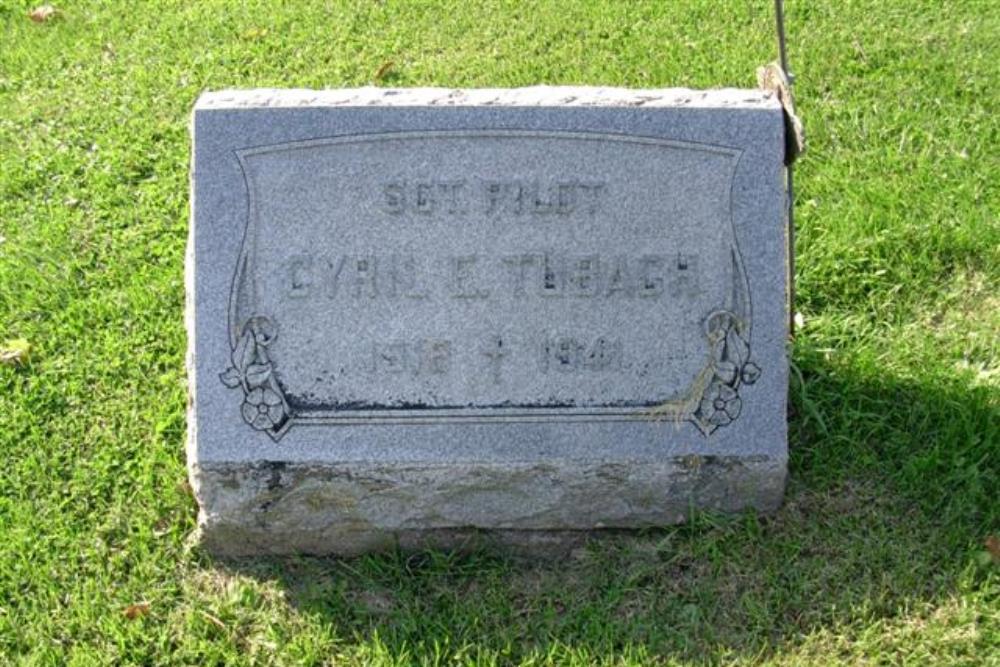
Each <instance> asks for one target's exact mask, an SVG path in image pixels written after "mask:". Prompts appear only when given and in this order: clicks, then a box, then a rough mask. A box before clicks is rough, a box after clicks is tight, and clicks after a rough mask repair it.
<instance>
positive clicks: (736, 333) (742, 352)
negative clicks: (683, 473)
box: [691, 310, 761, 435]
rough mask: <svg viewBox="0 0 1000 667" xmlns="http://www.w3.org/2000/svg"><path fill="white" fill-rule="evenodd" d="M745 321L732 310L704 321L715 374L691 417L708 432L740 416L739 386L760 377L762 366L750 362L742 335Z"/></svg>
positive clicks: (720, 312) (741, 407)
mask: <svg viewBox="0 0 1000 667" xmlns="http://www.w3.org/2000/svg"><path fill="white" fill-rule="evenodd" d="M743 326H744V325H743V322H742V321H741V320H740V319H739V318H738V317H737V316H736V315H735V314H733V313H731V312H729V311H725V310H719V311H716V312H714V313H712V314H711V315H709V316H708V318H707V319H706V321H705V334H706V336H707V337H708V343H709V348H710V350H711V354H712V361H711V363H712V375H711V379H710V380H709V382H708V385H707V386H706V387H705V390H704V392H703V393H702V395H701V400H700V402H699V403H698V407H697V408H696V409H695V411H694V413H693V414H692V415H691V420H692V421H693V422H694V424H695V425H696V426H697V427H698V428H699V429H701V432H702V433H704V434H705V435H710V434H711V433H713V432H714V431H715V430H716V429H718V428H720V427H722V426H726V425H728V424H730V423H732V422H733V420H735V419H736V418H737V417H739V416H740V412H741V411H742V410H743V399H741V398H740V394H739V392H740V387H741V386H742V385H751V384H753V383H754V382H756V381H757V378H759V377H760V373H761V371H760V367H759V366H757V364H755V363H754V362H752V361H750V344H749V343H748V342H747V340H746V338H745V337H744V335H743Z"/></svg>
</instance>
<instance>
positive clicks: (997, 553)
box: [986, 535, 1000, 563]
mask: <svg viewBox="0 0 1000 667" xmlns="http://www.w3.org/2000/svg"><path fill="white" fill-rule="evenodd" d="M986 550H987V551H989V552H990V556H992V557H993V562H994V563H1000V537H997V536H996V535H990V536H989V537H987V538H986Z"/></svg>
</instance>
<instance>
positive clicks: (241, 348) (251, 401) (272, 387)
mask: <svg viewBox="0 0 1000 667" xmlns="http://www.w3.org/2000/svg"><path fill="white" fill-rule="evenodd" d="M275 336H276V333H275V330H274V325H273V324H272V323H271V321H270V320H268V319H267V318H265V317H253V318H251V319H250V320H249V321H248V322H247V323H246V324H245V325H244V326H243V332H242V334H241V335H240V337H239V340H237V342H236V346H235V347H234V348H233V352H232V356H231V361H232V366H230V367H229V368H227V369H226V370H225V372H223V373H221V374H220V375H219V379H220V380H222V383H223V384H224V385H226V386H227V387H229V388H230V389H236V388H237V387H242V389H243V405H242V407H241V408H240V412H241V414H242V415H243V419H244V421H246V423H248V424H250V426H252V427H253V428H255V429H257V430H258V431H265V432H266V433H267V434H268V435H270V436H271V438H273V439H274V440H278V439H279V438H281V436H282V435H284V433H285V431H286V430H288V427H289V425H290V423H291V420H290V415H291V411H290V410H289V407H288V403H287V402H286V401H285V397H284V396H283V395H282V392H281V387H279V386H278V383H277V382H276V381H275V380H274V377H273V370H274V369H273V366H272V364H271V360H270V358H269V357H268V354H267V347H268V345H270V344H271V342H272V341H273V340H274V338H275Z"/></svg>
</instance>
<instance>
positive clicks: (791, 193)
mask: <svg viewBox="0 0 1000 667" xmlns="http://www.w3.org/2000/svg"><path fill="white" fill-rule="evenodd" d="M784 4H785V3H784V2H783V1H782V0H774V22H775V28H776V29H777V32H778V58H779V60H780V62H781V70H782V71H783V72H784V73H785V78H786V79H787V80H788V91H789V94H791V89H792V81H793V80H794V79H793V77H792V73H791V72H790V71H789V70H788V50H787V48H786V45H785V7H784ZM785 170H786V177H785V184H786V186H787V189H788V193H787V196H788V212H787V218H788V279H787V284H788V335H789V336H794V335H795V187H794V181H793V178H792V165H791V164H789V165H788V166H787V167H785Z"/></svg>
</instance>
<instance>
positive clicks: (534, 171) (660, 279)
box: [222, 131, 758, 438]
mask: <svg viewBox="0 0 1000 667" xmlns="http://www.w3.org/2000/svg"><path fill="white" fill-rule="evenodd" d="M238 157H239V160H240V164H241V166H242V169H243V172H244V175H245V179H246V185H247V192H248V213H247V215H248V220H247V226H246V232H245V238H244V240H243V247H242V254H241V257H240V260H239V263H238V266H237V267H236V269H235V272H234V280H233V293H232V298H231V308H230V330H231V340H230V344H231V347H232V349H233V366H232V367H231V368H229V369H228V370H227V371H226V372H225V373H223V376H222V380H223V382H225V383H226V384H227V385H229V386H232V387H237V386H242V387H243V389H244V393H245V400H244V405H243V412H244V418H245V419H246V420H247V422H248V423H250V424H251V425H252V426H254V427H255V428H258V429H261V430H266V431H268V432H269V433H271V435H272V436H274V437H276V438H277V437H280V435H281V434H283V433H284V432H285V430H287V428H288V427H289V426H290V425H291V424H292V423H293V422H294V423H302V424H307V423H336V422H337V421H338V420H348V421H355V422H356V421H358V420H362V421H367V420H413V419H416V420H421V419H423V420H439V419H451V418H458V419H463V418H472V419H479V420H482V419H493V418H502V419H551V418H560V417H566V418H630V417H634V416H636V415H648V414H649V413H650V411H654V412H655V411H657V410H663V411H665V414H670V415H673V416H674V417H678V418H680V419H687V420H689V421H692V422H693V423H695V425H696V426H698V427H699V428H700V429H701V431H702V432H703V433H707V432H711V431H712V430H714V429H715V428H717V427H719V426H723V425H725V424H724V423H720V422H722V421H724V420H725V419H726V418H727V417H728V418H735V415H734V414H733V413H734V408H733V407H732V406H733V405H735V403H734V402H733V401H734V400H735V401H739V398H738V396H737V395H736V391H735V390H736V389H737V388H738V384H739V382H740V380H739V379H737V380H735V381H733V382H728V384H727V383H725V382H721V379H725V377H728V375H726V374H727V373H728V371H729V366H728V365H727V364H730V365H733V366H734V369H735V372H736V373H737V374H739V376H740V377H744V376H745V377H746V383H749V382H752V377H751V376H754V377H755V375H754V374H755V373H756V372H757V371H758V369H756V367H753V366H752V364H751V363H750V362H749V360H748V355H749V340H750V325H751V317H750V315H751V313H750V306H749V299H748V297H747V294H748V290H747V285H746V278H745V276H744V274H743V270H742V263H741V259H740V256H739V251H738V248H737V246H736V242H735V239H734V237H733V229H732V221H731V219H730V189H731V187H732V179H733V173H734V169H735V166H736V162H737V160H738V158H739V154H738V152H736V151H733V150H730V149H727V148H724V147H716V146H708V145H700V144H689V143H680V142H671V141H663V140H655V139H646V138H641V137H628V136H619V135H599V134H582V133H567V132H526V131H481V132H480V131H465V132H424V133H398V134H380V135H366V136H358V137H346V138H336V139H329V140H318V141H310V142H302V143H295V144H283V145H278V146H268V147H262V148H255V149H250V150H245V151H241V152H239V154H238ZM744 348H745V349H744ZM724 376H725V377H724ZM251 377H252V378H253V380H252V381H248V378H251ZM721 389H727V390H728V391H721ZM706 401H708V403H706ZM713 406H714V407H713ZM737 407H738V406H737ZM735 412H736V413H738V410H735ZM713 420H714V421H713Z"/></svg>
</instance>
